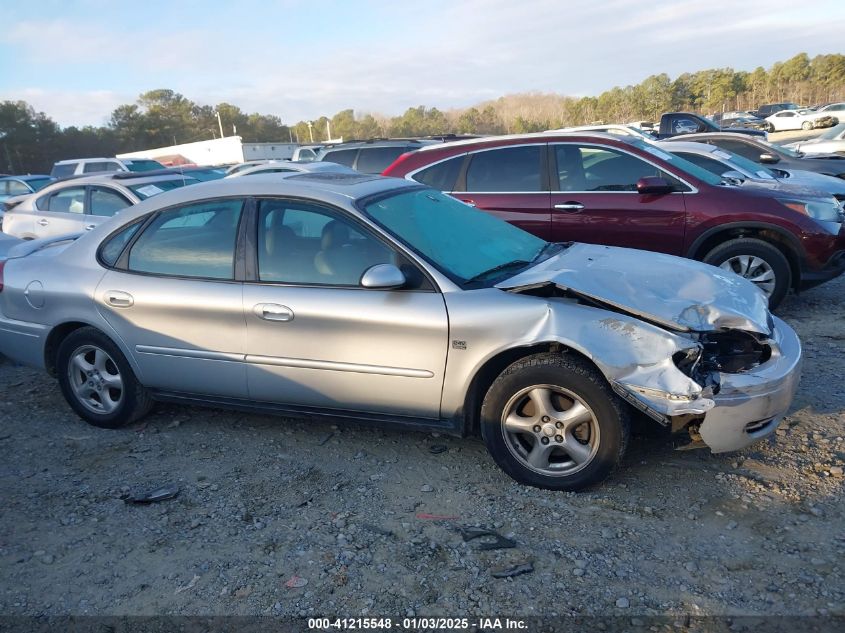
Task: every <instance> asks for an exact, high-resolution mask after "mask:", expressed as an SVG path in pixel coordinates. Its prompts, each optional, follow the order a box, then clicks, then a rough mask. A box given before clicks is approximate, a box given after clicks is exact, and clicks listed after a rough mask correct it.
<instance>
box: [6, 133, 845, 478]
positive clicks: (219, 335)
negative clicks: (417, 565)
mask: <svg viewBox="0 0 845 633" xmlns="http://www.w3.org/2000/svg"><path fill="white" fill-rule="evenodd" d="M614 127H615V126H608V129H607V130H606V132H611V133H604V132H595V131H593V130H582V131H578V132H549V133H541V134H523V135H512V136H503V137H489V138H470V139H464V140H458V141H455V140H449V139H437V140H435V139H427V140H424V141H408V140H404V139H393V140H389V139H388V140H376V141H370V142H354V143H350V144H343V145H332V146H327V147H324V148H322V149H320V151H319V154H318V155H317V158H318V160H317V161H313V162H301V161H300V162H287V161H280V162H273V161H268V162H264V163H262V164H256V165H249V166H245V167H244V168H243V169H240V170H236V171H237V173H231V174H229V175H228V176H227V177H225V178H220V176H222V174H221V173H217V174H215V175H214V176H213V177H214V178H216V180H215V181H213V182H198V180H199V178H193V177H191V175H190V174H191V171H190V169H188V168H183V169H181V170H179V173H174V172H173V171H171V170H165V171H164V172H162V171H158V170H156V171H150V172H147V173H109V174H105V175H100V176H93V177H92V176H88V177H77V178H69V179H64V180H61V181H57V182H55V183H53V184H51V185H49V186H47V187H45V188H44V189H42V190H41V191H38V192H36V193H34V194H31V195H30V196H28V197H26V198H25V199H24V200H23V201H21V202H20V203H19V204H17V206H16V207H14V208H13V209H11V210H10V211H9V212H8V215H7V225H8V227H9V228H10V230H12V231H23V230H24V229H22V228H20V227H22V226H29V227H31V229H32V231H33V233H31V234H29V235H27V236H28V237H31V238H36V239H34V240H32V241H29V242H22V243H18V244H17V245H14V246H11V247H10V246H8V245H7V244H3V243H2V242H0V353H3V354H5V355H7V356H10V357H11V358H13V359H15V360H17V361H19V362H23V363H27V364H30V365H34V366H38V367H42V368H44V369H45V370H46V371H48V372H50V373H52V374H53V375H55V376H56V377H57V379H58V382H59V386H60V388H61V390H62V393H63V395H64V396H65V398H66V399H67V401H68V403H69V405H70V406H71V407H72V408H73V409H74V411H76V412H77V413H78V414H79V415H80V416H81V417H82V418H84V419H86V420H87V421H88V422H90V423H91V424H94V425H96V426H102V427H107V428H116V427H119V426H123V425H125V424H127V423H129V422H132V421H134V420H137V419H138V418H140V417H141V416H143V415H145V414H146V413H147V412H148V411H149V410H150V408H151V406H152V403H153V401H155V400H168V401H174V402H188V403H203V404H211V405H217V406H230V407H237V408H242V409H246V410H260V411H267V412H280V413H283V414H285V415H319V416H324V417H330V418H338V419H350V418H352V419H357V420H364V421H370V422H374V423H382V424H385V423H386V424H394V425H401V426H406V427H411V428H418V429H428V430H437V431H439V432H446V433H453V434H458V435H466V434H472V433H478V434H480V435H481V437H482V438H483V440H484V442H485V444H486V446H487V448H488V450H489V452H490V455H491V457H492V458H493V460H494V461H495V462H496V463H497V464H498V465H499V466H500V467H501V468H502V469H503V470H504V471H505V472H506V473H508V474H509V475H511V476H512V477H513V478H514V479H516V480H517V481H520V482H523V483H526V484H530V485H534V486H540V487H545V488H552V489H565V490H580V489H582V488H584V487H585V486H588V485H591V484H594V483H596V482H598V481H601V480H602V479H604V478H605V477H607V476H608V474H609V473H610V472H612V471H613V469H614V468H615V467H616V466H617V465H618V464H619V462H620V460H621V458H622V456H623V454H624V451H625V448H626V444H627V439H628V435H629V425H630V419H631V417H632V415H633V414H634V413H635V412H639V413H638V414H644V415H645V416H647V417H650V418H652V419H653V420H654V421H655V422H656V423H658V424H660V425H663V426H665V427H667V428H669V429H671V430H672V431H673V432H676V433H682V434H684V435H685V436H686V437H687V438H688V441H689V446H690V447H697V446H709V447H710V448H711V450H713V451H716V452H720V451H728V450H735V449H738V448H742V447H743V446H746V445H748V444H750V443H752V442H754V441H757V440H759V439H762V438H764V437H768V436H770V435H771V434H772V433H774V431H775V429H776V428H777V426H778V424H779V422H780V419H781V417H782V416H783V414H784V413H785V412H786V410H787V409H788V407H789V404H790V402H791V399H792V396H793V394H794V392H795V389H796V387H797V384H798V380H799V377H800V364H801V347H800V342H799V341H798V339H797V337H796V336H795V334H794V332H792V330H791V329H790V328H789V327H788V326H787V325H786V324H785V323H783V322H782V321H780V320H779V319H777V318H776V317H774V316H773V315H772V314H771V313H770V311H769V309H770V308H774V307H776V306H777V305H778V303H779V302H780V301H781V300H782V299H783V297H784V296H785V295H786V293H787V292H788V291H789V290H790V289H796V290H798V289H803V288H808V287H811V286H813V285H815V284H818V283H821V282H823V281H825V280H826V279H830V278H833V277H835V276H837V275H839V274H841V273H842V272H843V270H845V233H843V229H842V225H843V206H842V201H843V200H845V187H843V185H845V180H844V179H845V168H843V167H842V165H843V163H842V162H840V161H842V160H845V158H843V157H834V156H828V157H823V158H822V157H817V158H809V157H805V156H803V155H802V154H800V153H799V152H794V151H791V150H789V149H788V148H778V147H776V146H773V145H771V144H769V143H767V142H766V141H765V140H764V139H763V138H761V137H759V136H757V137H755V136H753V135H748V134H737V133H724V132H718V133H708V134H684V135H683V136H674V137H672V138H668V139H666V140H663V141H659V142H657V141H656V140H655V139H654V138H650V137H647V136H644V135H642V134H640V133H638V132H635V131H633V130H635V129H636V128H634V127H623V128H617V129H611V128H614ZM735 143H739V146H738V148H739V151H736V152H734V151H731V150H730V149H728V148H727V147H725V145H730V144H735ZM339 152H346V153H343V154H339ZM740 152H744V154H742V153H740ZM391 156H392V158H390V157H391ZM333 157H334V158H337V159H338V160H339V161H340V162H346V163H347V164H346V165H342V164H338V163H336V162H333ZM388 158H390V160H391V161H392V162H391V163H390V164H388V165H387V166H386V167H384V175H385V176H392V178H384V177H380V176H378V175H375V174H369V173H362V172H361V170H362V169H363V170H364V171H369V170H372V169H375V168H376V167H377V166H380V165H381V164H382V163H383V162H384V161H385V160H387V159H388ZM793 163H794V165H793ZM356 168H358V169H356ZM219 171H220V170H218V172H219ZM196 173H197V174H198V175H199V173H200V172H199V171H197V172H196ZM833 176H838V178H837V177H833ZM185 185H190V186H188V187H186V186H185ZM57 216H58V217H57ZM69 216H74V220H77V221H76V222H75V224H73V225H65V224H63V223H64V222H65V221H66V220H67V219H68V217H69ZM30 220H31V223H30V224H26V223H27V222H30ZM36 226H39V227H41V228H43V229H44V230H45V233H43V234H36V233H34V231H35V230H36V229H35V227H36ZM47 231H49V237H43V235H46V234H48V233H46V232H47ZM648 251H651V252H648ZM696 260H698V261H696ZM708 264H709V265H708ZM491 314H493V315H496V318H490V315H491ZM749 394H754V395H752V396H749Z"/></svg>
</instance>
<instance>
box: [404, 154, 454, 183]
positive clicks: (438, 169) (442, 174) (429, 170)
mask: <svg viewBox="0 0 845 633" xmlns="http://www.w3.org/2000/svg"><path fill="white" fill-rule="evenodd" d="M464 156H465V154H461V155H460V156H455V157H454V158H450V159H449V160H444V161H443V162H442V163H437V164H436V165H432V166H431V167H426V168H425V169H422V170H420V171H418V172H417V173H415V174H414V175H413V176H411V178H413V179H414V180H416V181H417V182H421V183H422V184H424V185H428V186H429V187H434V188H435V189H438V190H439V191H454V189H455V182H456V181H457V180H458V175H459V174H460V173H461V165H463V163H464Z"/></svg>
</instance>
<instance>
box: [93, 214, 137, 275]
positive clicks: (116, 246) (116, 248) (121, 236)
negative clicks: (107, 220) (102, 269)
mask: <svg viewBox="0 0 845 633" xmlns="http://www.w3.org/2000/svg"><path fill="white" fill-rule="evenodd" d="M142 224H143V221H141V222H136V223H135V224H131V225H129V226H127V227H126V228H125V229H123V230H122V231H120V232H118V233H115V234H114V235H112V236H111V237H110V238H109V239H108V240H107V241H106V243H105V244H103V246H102V247H101V248H100V259H102V260H103V263H105V264H106V265H108V266H114V265H115V264H116V263H117V260H118V258H119V257H120V254H121V253H122V252H123V247H124V246H126V244H128V243H129V240H131V239H132V236H133V235H135V232H136V231H137V230H138V229H139V228H140V226H141V225H142Z"/></svg>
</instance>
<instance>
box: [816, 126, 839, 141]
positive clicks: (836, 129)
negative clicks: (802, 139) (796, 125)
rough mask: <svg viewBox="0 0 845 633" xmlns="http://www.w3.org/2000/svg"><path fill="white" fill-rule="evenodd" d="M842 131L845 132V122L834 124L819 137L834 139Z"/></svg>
mask: <svg viewBox="0 0 845 633" xmlns="http://www.w3.org/2000/svg"><path fill="white" fill-rule="evenodd" d="M842 132H845V123H840V124H839V125H834V126H833V127H832V128H830V129H829V130H827V131H826V132H825V133H824V134H819V138H823V139H825V140H829V139H833V138H836V137H837V136H839V135H840V134H841V133H842Z"/></svg>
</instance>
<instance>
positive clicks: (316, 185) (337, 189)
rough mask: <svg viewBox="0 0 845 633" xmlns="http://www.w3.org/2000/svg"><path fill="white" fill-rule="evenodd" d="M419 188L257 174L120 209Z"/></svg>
mask: <svg viewBox="0 0 845 633" xmlns="http://www.w3.org/2000/svg"><path fill="white" fill-rule="evenodd" d="M421 187H423V185H420V184H419V183H416V182H411V181H408V180H405V179H403V178H388V177H384V176H376V175H370V174H359V173H354V174H349V173H340V172H318V173H292V174H257V175H255V176H252V177H250V178H221V179H219V180H209V181H207V182H201V183H198V184H195V185H191V186H190V187H179V188H177V189H172V190H171V191H165V192H164V193H160V194H158V195H156V196H153V197H151V198H148V199H146V200H144V201H142V202H141V203H139V204H138V205H135V206H134V207H132V208H131V211H130V209H127V210H125V211H122V212H121V216H120V217H121V218H129V219H134V218H136V217H138V216H141V215H144V214H146V213H149V212H150V211H153V210H156V209H159V208H164V207H169V206H176V205H181V204H190V203H192V202H198V201H201V200H208V199H213V198H229V197H243V198H246V197H255V196H260V197H291V198H306V199H312V200H315V201H317V202H322V203H324V204H329V205H333V206H346V207H348V205H349V203H350V202H351V201H354V200H359V199H361V198H364V197H367V196H371V195H377V194H381V193H387V192H390V191H399V190H403V189H418V188H421Z"/></svg>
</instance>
